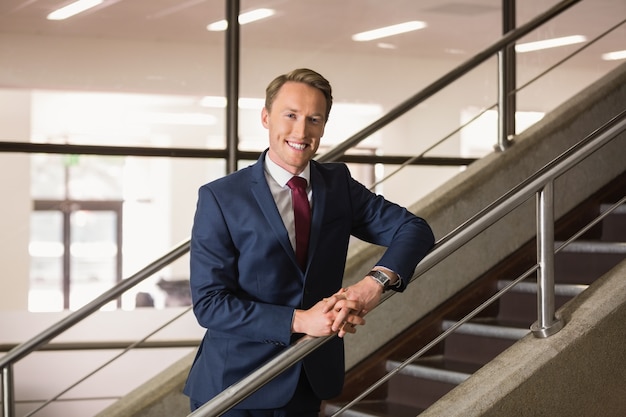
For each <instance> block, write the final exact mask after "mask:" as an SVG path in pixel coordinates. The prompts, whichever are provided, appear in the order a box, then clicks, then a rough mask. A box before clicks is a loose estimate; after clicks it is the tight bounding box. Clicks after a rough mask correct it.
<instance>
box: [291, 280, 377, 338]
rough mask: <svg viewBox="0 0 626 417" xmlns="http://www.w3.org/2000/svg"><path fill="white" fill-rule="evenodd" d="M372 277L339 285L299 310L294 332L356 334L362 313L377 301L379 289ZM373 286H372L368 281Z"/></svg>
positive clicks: (321, 334)
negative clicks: (335, 290)
mask: <svg viewBox="0 0 626 417" xmlns="http://www.w3.org/2000/svg"><path fill="white" fill-rule="evenodd" d="M370 281H371V280H363V281H361V282H359V283H357V284H354V285H352V286H350V287H348V288H345V289H344V288H342V289H340V290H339V291H337V292H336V293H335V294H333V295H332V296H330V297H328V298H324V299H323V300H321V301H319V302H317V303H316V304H315V305H314V306H313V307H311V308H310V309H308V310H298V311H297V312H296V315H295V319H294V325H293V327H294V331H295V332H300V333H306V334H308V335H310V336H316V337H319V336H330V335H331V334H335V333H336V334H337V335H338V336H339V337H344V336H345V335H346V333H356V326H362V325H364V324H365V319H364V318H363V316H365V314H366V313H367V312H368V311H370V310H371V309H373V308H374V307H375V306H376V304H378V302H379V301H380V294H381V293H382V290H379V289H378V288H377V285H378V284H376V283H374V282H373V281H371V282H370ZM372 283H373V284H374V285H371V284H372Z"/></svg>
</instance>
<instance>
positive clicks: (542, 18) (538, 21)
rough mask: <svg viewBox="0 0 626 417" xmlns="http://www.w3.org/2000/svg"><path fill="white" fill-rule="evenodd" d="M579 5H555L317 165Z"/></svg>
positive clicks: (567, 0) (568, 2) (571, 2)
mask: <svg viewBox="0 0 626 417" xmlns="http://www.w3.org/2000/svg"><path fill="white" fill-rule="evenodd" d="M579 1H580V0H565V1H562V2H560V3H558V4H556V5H555V6H553V7H552V8H551V9H549V10H547V11H546V12H544V13H542V14H540V15H539V16H537V17H535V18H534V19H532V20H531V21H529V22H528V23H526V24H525V25H522V26H520V27H519V28H517V29H515V30H512V31H510V32H508V33H507V34H506V35H504V36H503V37H502V38H501V39H500V40H499V41H497V42H496V43H494V44H493V45H491V46H490V47H488V48H487V49H485V50H483V51H481V52H479V53H478V54H476V55H474V56H473V57H472V58H470V59H468V60H467V61H466V62H465V63H463V64H461V65H460V66H458V67H456V68H455V69H453V70H452V71H450V72H448V73H447V74H445V75H443V76H442V77H441V78H439V79H437V80H436V81H435V82H433V83H432V84H429V85H428V86H427V87H426V88H424V89H423V90H422V91H420V92H418V93H417V94H415V95H413V96H411V97H410V98H408V99H407V100H405V101H403V102H402V103H400V104H398V105H397V106H396V107H394V108H393V109H391V110H390V111H389V112H388V113H387V114H385V115H384V116H383V117H381V118H380V119H378V120H376V121H375V122H373V123H372V124H370V125H369V126H366V127H365V128H363V129H361V130H360V131H358V132H357V133H355V134H354V135H352V136H351V137H349V138H348V139H346V140H345V141H343V142H341V143H340V144H339V145H337V146H335V147H334V148H333V149H331V150H330V151H328V152H327V153H325V154H324V155H322V156H321V157H320V158H318V161H320V162H328V161H333V160H336V159H338V158H340V157H341V156H342V155H343V154H344V152H346V151H347V150H348V149H350V148H352V147H354V146H356V145H357V144H359V143H360V142H361V141H363V140H364V139H366V138H368V137H369V136H371V135H372V134H374V133H376V132H377V131H378V130H380V129H382V128H383V127H385V126H387V125H388V124H389V123H391V122H393V121H394V120H396V119H397V118H399V117H400V116H402V115H403V114H405V113H406V112H408V111H409V110H411V109H413V108H414V107H415V106H417V105H418V104H420V103H422V102H423V101H424V100H426V99H427V98H429V97H431V96H432V95H434V94H435V93H437V92H439V91H440V90H442V89H443V88H444V87H446V86H448V85H450V84H452V83H453V82H454V81H456V80H458V79H459V78H461V77H462V76H463V75H465V74H467V73H468V72H469V71H471V70H472V69H474V68H476V67H477V66H478V65H480V64H482V63H483V62H485V61H486V60H487V59H489V58H491V57H493V56H494V55H495V54H497V53H498V51H500V50H502V49H503V48H506V47H507V46H509V45H512V44H513V43H514V42H515V41H517V40H518V39H520V38H522V37H523V36H524V35H526V34H528V33H529V32H531V31H533V30H534V29H537V28H538V27H539V26H541V25H543V24H544V23H546V22H547V21H549V20H550V19H552V18H553V17H555V16H557V15H559V14H560V13H562V12H564V11H565V10H567V9H568V8H570V7H571V6H573V5H574V4H576V3H578V2H579Z"/></svg>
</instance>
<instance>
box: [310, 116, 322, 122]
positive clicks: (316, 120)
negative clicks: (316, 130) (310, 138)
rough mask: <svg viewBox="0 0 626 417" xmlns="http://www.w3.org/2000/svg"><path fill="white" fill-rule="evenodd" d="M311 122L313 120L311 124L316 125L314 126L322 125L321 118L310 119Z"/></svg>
mask: <svg viewBox="0 0 626 417" xmlns="http://www.w3.org/2000/svg"><path fill="white" fill-rule="evenodd" d="M309 120H311V123H314V124H319V123H322V118H321V117H311V118H309Z"/></svg>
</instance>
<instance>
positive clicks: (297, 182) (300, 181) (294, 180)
mask: <svg viewBox="0 0 626 417" xmlns="http://www.w3.org/2000/svg"><path fill="white" fill-rule="evenodd" d="M287 186H288V187H289V188H291V189H292V190H295V189H300V190H306V180H305V179H304V178H302V177H298V176H295V177H291V179H290V180H289V181H287Z"/></svg>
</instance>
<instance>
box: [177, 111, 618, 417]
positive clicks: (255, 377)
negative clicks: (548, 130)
mask: <svg viewBox="0 0 626 417" xmlns="http://www.w3.org/2000/svg"><path fill="white" fill-rule="evenodd" d="M624 131H626V110H623V111H622V112H621V113H620V114H618V115H617V116H615V117H614V118H612V119H611V120H610V121H608V122H607V123H606V124H605V125H604V126H602V127H601V128H599V129H597V130H596V131H594V132H592V133H591V134H589V135H588V136H587V137H586V138H584V139H583V140H581V141H580V142H578V143H577V144H576V145H574V146H572V147H571V148H569V149H568V150H567V151H565V152H563V153H562V154H560V155H559V156H558V157H557V158H555V159H554V160H552V161H551V162H550V163H548V164H547V165H545V166H544V167H543V168H541V169H540V170H539V171H537V172H536V173H535V174H534V175H533V176H531V177H530V178H529V179H527V180H526V181H523V182H522V183H520V184H519V185H518V186H516V187H514V188H513V189H512V190H511V191H509V192H507V193H506V194H504V195H503V196H502V197H501V198H499V199H497V200H496V201H495V202H494V203H492V204H490V205H489V206H487V207H486V208H485V209H483V210H481V211H480V212H479V213H477V214H476V215H474V216H473V217H472V218H470V219H469V220H468V221H466V222H465V223H463V224H462V225H461V226H459V227H458V228H456V229H454V230H453V231H451V232H450V233H448V234H447V235H446V236H444V237H443V238H442V239H440V240H439V241H438V242H437V243H436V244H435V247H434V248H433V250H432V251H431V252H430V253H429V254H428V255H427V256H426V257H425V258H424V259H423V260H422V261H421V262H420V263H419V264H418V265H417V267H416V269H415V272H414V274H413V276H412V277H411V280H410V282H413V281H414V280H416V279H417V278H418V277H420V276H421V275H423V274H424V273H425V272H427V271H428V270H430V269H431V268H433V267H434V266H435V265H437V264H438V263H439V262H441V261H443V260H444V259H445V258H447V257H448V256H449V255H451V254H452V253H453V252H455V251H456V250H457V249H459V248H461V247H462V246H463V245H465V244H466V243H467V242H469V241H470V240H471V239H473V238H474V237H476V236H477V235H478V234H480V233H481V232H483V231H484V230H486V229H487V228H488V227H490V226H491V225H493V224H494V223H496V222H497V221H498V220H500V219H502V218H503V217H504V216H505V215H507V214H508V213H510V212H511V211H513V210H515V209H516V208H517V207H519V206H520V205H522V204H523V203H524V202H526V201H527V200H528V199H530V198H531V197H533V196H534V195H535V194H537V193H542V192H544V191H545V190H546V187H548V188H549V189H551V188H552V184H553V181H554V180H555V179H556V178H558V177H559V176H561V175H562V174H564V173H565V172H567V171H568V170H570V169H571V168H572V167H574V166H576V165H577V164H578V163H580V162H581V161H582V160H584V159H585V158H587V157H588V156H589V155H591V154H593V153H594V152H595V151H597V150H598V149H600V148H601V147H602V146H604V145H606V144H607V143H608V142H610V141H611V140H613V139H614V138H615V137H616V136H617V135H619V134H620V133H622V132H624ZM539 206H541V207H538V209H539V211H540V212H541V216H543V217H546V214H547V213H549V212H550V211H551V210H552V207H551V206H549V204H548V205H541V204H540V205H539ZM547 217H549V216H547ZM546 220H547V219H546ZM543 225H545V222H542V225H538V227H539V226H542V227H543ZM552 225H553V223H552ZM553 244H554V240H553V239H552V245H553ZM543 256H546V257H548V258H549V257H551V256H554V250H552V251H551V252H548V251H544V253H543ZM547 264H548V266H549V265H550V264H551V263H550V262H549V261H548V262H547ZM536 269H538V268H537V267H534V268H532V269H531V270H529V271H528V272H526V274H525V275H523V277H526V276H528V275H529V274H530V273H532V272H533V271H534V270H536ZM553 272H554V271H550V270H549V269H547V268H546V270H545V271H542V272H541V273H542V274H544V273H545V274H547V275H550V274H551V273H553ZM546 284H549V279H547V280H545V279H539V280H538V293H539V294H540V296H539V298H538V303H539V304H540V306H539V314H538V315H539V319H538V321H537V323H536V324H535V325H533V333H535V335H536V336H537V337H547V336H550V335H551V334H553V333H556V331H558V330H559V329H560V327H561V325H562V323H561V322H560V321H559V320H557V319H556V318H555V317H554V285H552V287H551V288H545V287H546ZM511 287H512V285H509V286H507V287H506V288H505V289H507V290H508V289H510V288H511ZM393 294H395V293H393V292H388V293H384V295H383V298H382V300H381V303H382V302H383V301H385V300H387V299H388V298H389V297H391V296H393ZM379 305H380V304H379ZM470 314H471V313H470ZM474 314H475V313H474ZM333 337H336V336H335V335H331V336H326V337H319V338H314V337H305V338H303V339H302V340H301V341H299V342H297V343H295V344H294V345H292V346H290V347H289V348H287V349H286V350H285V351H284V352H283V353H281V354H280V355H278V356H276V357H275V358H274V359H272V360H271V361H269V362H268V363H266V364H265V365H263V366H262V367H261V368H259V369H258V370H256V371H255V372H253V373H252V374H250V375H249V376H247V377H245V378H244V379H242V380H241V381H239V382H238V383H236V384H234V385H232V386H230V387H229V388H227V389H226V390H224V391H223V392H221V393H220V394H218V395H217V396H216V397H214V398H213V399H211V400H210V401H208V402H207V403H205V404H204V405H203V406H202V407H200V408H198V409H197V410H196V411H194V412H192V413H191V414H189V417H213V416H218V415H221V414H222V413H224V412H225V411H227V410H229V409H230V408H232V407H234V406H235V405H237V404H238V403H239V402H241V401H243V400H244V399H245V398H247V397H248V396H249V395H250V394H252V393H254V392H255V391H256V390H258V389H259V388H260V387H261V386H262V385H264V384H265V383H267V382H269V381H271V380H272V379H274V378H275V377H276V376H278V375H280V374H281V373H282V372H283V371H285V370H286V369H288V368H289V367H290V366H292V365H293V364H295V363H296V362H298V361H299V360H301V359H303V358H304V357H305V356H306V355H307V354H309V353H310V352H312V351H313V350H315V349H317V348H318V347H319V346H321V345H322V344H324V343H326V342H327V341H328V340H330V339H331V338H333Z"/></svg>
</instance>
